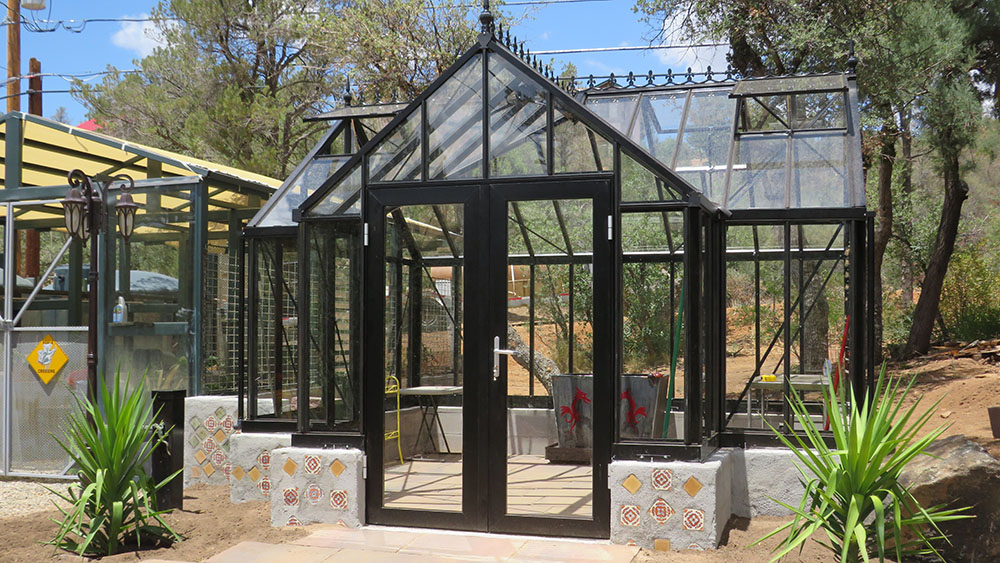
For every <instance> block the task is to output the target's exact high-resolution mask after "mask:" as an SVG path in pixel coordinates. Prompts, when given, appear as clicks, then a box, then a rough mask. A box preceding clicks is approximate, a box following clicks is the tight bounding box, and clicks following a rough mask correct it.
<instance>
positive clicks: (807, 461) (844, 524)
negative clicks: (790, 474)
mask: <svg viewBox="0 0 1000 563" xmlns="http://www.w3.org/2000/svg"><path fill="white" fill-rule="evenodd" d="M913 381H914V380H912V379H911V380H910V382H909V384H908V385H907V386H906V387H905V388H902V389H901V385H900V382H901V380H899V379H897V380H895V381H893V380H891V379H890V378H887V377H886V373H885V366H884V365H883V367H882V372H881V374H880V375H879V380H878V384H877V385H876V387H875V389H874V390H873V393H872V394H871V395H869V396H866V397H865V400H864V402H863V403H862V404H860V405H859V404H858V402H857V401H851V402H850V405H848V404H846V402H845V399H844V394H845V389H847V388H848V387H849V386H847V385H842V386H841V389H840V391H839V392H838V391H837V390H835V389H834V387H833V383H832V381H831V382H830V384H829V386H828V387H827V389H826V390H825V391H824V401H825V402H826V406H827V409H826V410H827V412H828V413H829V417H830V430H831V431H832V433H833V438H834V441H835V443H836V445H835V447H834V448H832V449H831V448H830V447H829V446H827V445H826V442H824V440H823V436H822V435H821V434H820V432H819V430H818V429H817V428H816V424H815V423H814V422H813V420H812V417H811V416H810V414H809V412H808V411H807V410H806V405H805V403H804V402H803V400H802V398H801V397H799V396H798V395H796V394H794V393H793V394H792V396H791V397H789V403H790V404H791V408H792V411H793V412H794V413H795V418H796V420H797V421H798V423H799V424H800V425H801V426H802V428H803V430H802V431H801V432H796V431H792V433H791V438H789V437H787V436H785V435H784V434H782V433H781V432H780V431H778V430H776V429H775V428H774V427H771V430H772V431H773V432H774V433H775V434H776V435H777V437H778V439H779V440H781V442H782V443H783V444H784V445H785V446H787V447H788V448H789V449H791V451H792V453H793V454H794V455H795V457H796V458H797V459H798V461H799V462H800V463H801V464H802V465H801V466H799V465H798V464H797V465H796V467H797V468H798V469H799V472H800V473H801V474H802V477H801V478H800V482H801V483H802V484H803V486H804V487H805V492H804V494H803V495H802V501H801V502H800V503H799V505H798V506H797V507H795V506H790V505H787V504H784V503H781V502H780V501H776V502H779V503H780V504H782V506H784V507H785V508H788V509H789V510H791V511H793V512H794V514H795V518H794V519H793V520H792V521H791V522H788V523H787V524H784V525H782V526H780V527H778V529H776V530H774V531H773V532H771V533H769V534H768V535H766V536H764V537H763V538H761V539H760V540H757V542H755V543H760V542H761V541H764V540H766V539H768V538H770V537H773V536H777V535H779V534H782V533H786V534H787V535H786V536H785V539H784V540H783V541H782V542H781V543H780V544H779V545H778V546H777V547H776V548H775V555H774V558H773V559H772V560H778V559H780V558H782V557H784V556H785V555H787V554H789V553H791V552H792V551H793V550H795V549H796V548H799V549H801V546H802V545H803V544H804V543H805V542H806V541H807V540H808V539H809V538H810V536H812V535H813V533H815V532H818V531H822V532H823V533H824V534H825V536H826V538H825V540H826V541H823V540H816V541H818V542H819V543H820V544H821V545H823V546H824V547H826V548H828V549H829V550H830V551H832V552H833V553H834V554H835V555H836V557H837V558H838V559H839V560H840V561H842V562H855V561H861V560H862V559H863V560H864V561H868V560H869V558H870V556H871V554H870V553H869V550H871V549H872V544H874V547H875V553H876V554H877V556H878V558H879V560H882V561H884V560H885V557H886V554H887V553H888V554H890V555H894V556H895V559H896V560H897V561H902V560H903V558H904V557H912V556H915V555H935V556H937V557H939V558H940V557H941V555H940V553H938V551H937V550H936V549H935V548H934V546H933V545H932V543H931V542H933V541H937V540H947V538H945V537H944V536H943V534H942V533H941V530H940V528H938V524H939V523H941V522H946V521H950V520H958V519H962V518H970V517H971V516H967V515H964V514H962V512H963V511H964V510H966V509H965V508H957V509H946V508H944V507H943V506H935V507H931V508H924V507H922V506H920V503H919V502H918V501H917V499H915V498H914V497H913V495H912V494H911V493H910V491H909V489H907V488H906V487H904V486H903V485H902V484H901V483H900V482H899V475H900V473H901V472H902V470H903V468H904V467H905V466H906V464H907V463H909V462H910V461H911V460H913V459H914V458H916V457H917V456H919V455H922V454H923V453H924V451H925V450H926V449H927V446H928V445H930V443H931V442H933V441H934V440H936V439H937V438H938V437H939V436H940V435H941V433H942V432H944V430H945V429H946V428H947V426H941V427H939V428H937V429H935V430H932V431H930V432H928V433H927V434H926V435H924V436H922V437H920V438H918V437H917V435H918V434H919V433H920V431H921V430H922V429H923V427H924V426H925V425H926V424H927V422H928V421H929V420H930V419H931V417H932V416H933V415H934V412H935V410H936V408H937V405H938V403H940V399H939V400H938V401H937V402H935V403H934V404H933V405H931V407H930V408H928V409H927V410H926V411H924V412H923V413H921V414H918V413H917V408H918V406H919V405H920V401H921V399H920V398H917V399H916V400H915V401H914V402H913V404H912V405H910V406H909V407H908V408H904V407H903V405H904V403H905V402H906V400H907V396H908V395H909V393H910V390H911V388H912V386H913Z"/></svg>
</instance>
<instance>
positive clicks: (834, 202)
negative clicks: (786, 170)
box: [792, 133, 851, 207]
mask: <svg viewBox="0 0 1000 563" xmlns="http://www.w3.org/2000/svg"><path fill="white" fill-rule="evenodd" d="M844 150H845V143H844V136H843V135H842V134H839V133H811V134H802V133H799V134H795V135H794V136H793V137H792V206H794V207H847V206H850V205H851V192H850V182H849V181H848V176H847V159H846V157H845V154H844Z"/></svg>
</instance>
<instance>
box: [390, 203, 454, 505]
mask: <svg viewBox="0 0 1000 563" xmlns="http://www.w3.org/2000/svg"><path fill="white" fill-rule="evenodd" d="M464 212H465V210H464V206H462V205H461V204H447V205H410V206H404V207H398V208H395V209H392V210H389V212H388V213H387V214H386V216H385V224H386V229H385V231H386V236H385V241H383V243H382V244H384V245H385V266H384V267H385V279H386V288H385V296H386V306H385V335H384V338H385V365H384V374H385V384H386V391H385V407H384V408H385V432H386V434H385V436H384V440H383V450H384V455H383V459H384V467H383V475H384V479H385V481H384V483H385V488H384V491H385V493H384V497H383V499H382V501H383V505H384V506H386V507H390V508H406V509H414V510H444V511H453V512H461V510H462V416H463V414H462V404H463V400H462V399H463V395H462V390H463V388H462V385H463V375H464V358H463V352H462V349H463V346H462V339H463V334H464V331H463V321H464V296H465V290H464V280H465V252H464V240H465V221H464Z"/></svg>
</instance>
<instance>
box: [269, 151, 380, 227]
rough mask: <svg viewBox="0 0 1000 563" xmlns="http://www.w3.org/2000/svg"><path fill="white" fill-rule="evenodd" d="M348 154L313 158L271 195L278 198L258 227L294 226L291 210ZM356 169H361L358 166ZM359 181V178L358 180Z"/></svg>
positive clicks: (341, 163)
mask: <svg viewBox="0 0 1000 563" xmlns="http://www.w3.org/2000/svg"><path fill="white" fill-rule="evenodd" d="M349 158H350V156H333V157H320V158H316V159H313V160H312V161H310V162H309V163H308V164H306V165H305V167H304V168H303V169H302V170H301V171H300V172H299V175H298V176H296V177H295V179H294V180H292V181H291V182H290V183H289V184H288V185H287V186H286V187H285V189H284V190H283V191H281V192H279V193H278V194H277V195H275V196H273V197H276V198H278V199H277V200H276V201H275V202H274V205H273V206H272V207H271V209H269V210H268V212H267V214H266V215H264V217H263V218H261V220H260V221H259V222H258V223H257V225H256V226H258V227H276V226H294V225H296V224H297V223H295V222H294V221H293V220H292V210H293V209H296V208H298V207H299V205H302V202H303V201H305V200H306V198H308V197H309V196H310V195H312V193H313V192H314V191H316V188H318V187H319V186H320V184H322V183H323V182H325V181H326V179H327V178H329V177H330V176H332V175H333V173H334V172H336V171H337V170H339V169H340V167H341V166H343V164H344V163H345V162H347V160H348V159H349ZM357 170H358V171H360V170H361V169H360V168H358V169H357ZM358 181H359V183H360V179H359V180H358Z"/></svg>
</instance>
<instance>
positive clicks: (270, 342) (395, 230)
mask: <svg viewBox="0 0 1000 563" xmlns="http://www.w3.org/2000/svg"><path fill="white" fill-rule="evenodd" d="M482 22H483V33H482V34H481V35H480V37H479V42H478V43H477V45H476V46H475V47H474V48H472V49H470V50H469V51H468V52H466V53H465V54H463V55H462V56H461V57H459V59H458V60H457V61H456V62H455V63H454V65H453V66H451V67H450V68H449V69H448V70H447V71H446V72H444V73H443V74H442V75H441V76H440V77H439V78H437V79H436V80H435V81H434V82H433V83H432V84H430V85H429V86H428V87H427V89H426V90H425V91H424V92H423V93H421V94H420V95H419V96H418V97H417V98H416V99H414V100H412V101H411V102H409V103H406V104H386V105H369V106H351V105H350V104H348V105H347V106H345V107H344V108H342V109H339V110H337V111H334V112H332V113H330V114H327V115H323V116H319V117H318V118H320V119H326V120H329V121H330V123H331V125H330V128H329V130H328V133H327V135H326V136H325V137H324V139H323V140H322V141H321V142H320V143H319V144H318V145H317V146H316V147H315V148H314V150H313V151H312V153H311V154H310V155H309V157H308V158H307V159H306V160H305V161H304V162H303V163H302V164H301V165H300V166H299V167H298V169H297V170H296V171H295V172H294V173H293V174H292V175H291V177H290V178H289V180H287V181H286V182H285V184H284V185H283V186H282V187H281V189H280V190H279V191H278V193H277V194H276V195H275V197H274V198H272V199H271V200H270V201H269V202H268V203H267V204H266V206H264V207H263V208H262V209H261V211H260V212H259V213H258V214H257V216H256V217H255V218H254V219H253V220H252V221H251V223H250V226H248V228H247V229H246V230H245V233H244V237H243V239H242V244H243V245H244V247H245V250H244V253H245V256H246V271H245V275H246V278H245V279H246V280H247V283H246V286H245V291H244V297H243V298H244V299H246V300H247V311H248V320H247V338H246V343H245V350H244V351H243V353H245V354H246V361H245V365H246V373H245V374H244V377H242V378H241V379H242V380H243V381H245V388H243V387H241V393H242V395H243V396H246V397H248V398H249V401H248V402H247V405H248V407H247V410H248V412H246V413H241V417H240V418H241V419H245V421H244V422H243V424H244V431H245V432H246V433H255V432H261V433H266V432H287V433H290V434H291V438H290V444H291V448H290V449H289V450H288V452H287V453H285V454H282V455H287V456H289V457H288V462H291V465H290V466H289V465H288V463H287V462H286V463H285V465H283V466H281V467H283V468H284V472H285V473H287V474H288V476H289V478H292V477H293V476H295V475H299V474H300V473H301V471H300V472H298V473H297V472H296V467H297V466H298V465H297V462H294V461H292V456H293V451H295V450H297V449H300V448H308V449H303V450H302V451H304V452H307V454H306V455H305V458H304V460H305V461H303V462H302V463H304V468H305V469H304V470H305V472H306V473H309V467H310V464H311V463H312V462H311V461H310V459H309V458H310V455H313V456H314V457H315V456H319V455H320V454H318V453H315V454H308V452H309V451H313V452H316V451H318V450H317V448H324V451H332V452H343V451H355V452H358V456H359V458H358V459H363V461H361V462H359V463H361V466H359V467H361V469H359V474H363V475H365V476H366V477H365V478H364V482H363V484H362V485H359V486H360V487H362V489H361V490H356V491H353V492H347V493H344V494H345V495H348V494H350V495H351V497H350V498H351V499H352V502H354V499H358V500H357V502H358V503H360V516H359V519H360V523H361V524H364V523H370V524H392V525H408V526H436V527H446V528H455V529H472V530H486V531H498V532H510V533H530V534H547V535H563V536H589V537H608V535H609V534H611V535H612V538H613V539H614V538H616V536H615V534H616V533H617V532H614V531H613V530H616V529H619V528H621V527H622V526H625V527H627V526H631V525H632V524H631V523H630V519H631V518H632V512H631V510H632V508H628V510H626V506H629V507H631V506H632V505H625V504H622V503H619V502H618V501H617V500H614V501H613V499H616V498H617V497H615V495H618V494H619V493H620V490H621V489H622V488H623V487H624V488H625V489H626V490H628V492H629V493H631V494H636V490H639V489H640V488H641V486H642V485H641V484H640V483H638V481H637V482H636V484H635V486H634V487H633V486H632V485H630V483H631V481H630V479H632V480H635V479H637V478H636V473H635V471H633V472H632V474H631V477H630V479H624V481H621V480H616V478H615V474H616V473H615V472H616V471H618V470H617V469H615V467H631V466H629V465H628V464H630V463H633V462H643V463H646V464H647V465H646V466H648V467H659V465H657V464H669V463H674V462H695V463H702V462H705V463H706V464H707V463H710V462H712V460H713V459H717V456H718V455H719V454H718V452H720V451H722V450H726V451H729V449H731V448H740V449H747V451H750V449H752V448H754V447H755V446H768V445H776V444H777V441H776V439H775V438H774V434H773V433H772V432H771V431H770V430H769V428H768V425H771V426H774V427H775V428H779V429H784V430H787V429H789V428H792V425H793V424H795V422H793V416H792V411H791V409H790V406H789V403H788V401H787V399H785V397H788V396H789V395H791V394H792V393H800V394H801V395H802V396H803V397H804V398H805V400H806V401H807V403H808V404H809V405H810V408H811V409H813V410H812V411H811V412H812V414H813V421H814V422H815V424H816V425H817V427H822V426H823V425H824V422H825V421H824V418H825V417H824V413H823V412H822V407H821V402H820V401H819V400H818V399H819V398H820V396H821V390H822V389H823V387H824V386H825V385H826V384H827V382H828V381H831V380H832V381H834V382H835V385H837V386H838V388H844V389H845V390H848V389H849V390H851V391H853V396H854V397H861V396H863V394H864V393H865V392H866V389H867V388H868V387H869V386H870V384H871V382H872V378H873V377H874V361H875V358H874V356H875V353H874V351H873V350H874V347H873V343H872V341H871V338H872V334H873V330H872V327H871V322H872V318H871V316H870V315H868V314H867V307H868V305H867V304H868V303H869V302H870V300H871V299H872V292H873V284H872V280H871V277H870V275H869V272H870V271H871V264H870V260H871V256H870V253H869V252H868V250H867V249H868V245H869V242H870V240H871V238H872V229H873V223H872V215H871V214H870V213H869V212H868V211H867V210H866V207H865V189H864V182H863V178H862V167H861V147H860V136H859V135H860V133H859V127H860V124H859V117H858V101H857V85H856V82H855V78H854V74H853V68H852V67H851V63H850V62H849V64H848V68H847V72H843V73H829V74H822V75H808V76H787V77H767V78H752V79H742V78H740V77H738V76H734V75H733V73H732V72H721V73H720V72H712V71H711V69H709V70H708V71H706V72H703V73H694V72H688V73H686V74H666V75H660V74H657V75H654V74H652V73H649V74H648V75H634V74H629V75H628V76H624V77H616V76H613V75H612V76H607V77H594V76H590V77H586V78H576V79H564V78H556V77H555V76H554V75H553V73H552V72H551V70H550V69H546V68H544V67H543V66H541V65H539V64H538V61H537V58H536V57H532V56H531V55H530V54H527V53H526V52H525V50H524V46H523V44H517V43H516V42H515V41H512V40H511V38H510V35H509V32H508V33H507V34H504V33H503V32H502V31H498V30H496V29H495V27H494V24H493V21H492V17H490V16H489V14H488V12H486V13H484V16H483V17H482ZM262 405H263V406H262ZM241 408H242V407H241ZM275 447H277V446H275ZM277 451H285V450H275V452H277ZM264 453H267V454H268V456H269V457H268V459H269V460H270V461H269V464H270V465H271V466H272V469H271V477H270V479H271V481H277V479H278V477H276V476H275V473H276V471H277V470H275V469H273V467H274V466H275V464H277V463H278V461H277V460H271V458H270V456H271V455H272V452H270V451H265V452H264ZM295 455H298V454H295ZM323 455H325V454H323ZM339 455H341V457H340V458H337V460H335V462H334V463H333V465H331V466H330V471H332V472H333V473H334V474H335V475H338V476H339V475H340V473H338V472H337V470H338V469H339V468H341V467H343V465H344V464H343V463H341V458H342V457H343V456H344V455H347V454H339ZM282 459H284V458H282ZM296 459H298V458H296ZM315 459H317V460H318V459H319V457H315ZM345 459H346V458H345ZM234 463H235V462H234ZM316 463H317V464H318V463H320V462H319V461H316ZM324 463H325V462H324ZM725 463H728V462H723V465H725ZM338 464H339V466H338ZM650 464H652V465H650ZM254 467H255V468H256V467H261V465H260V464H259V463H258V464H257V465H255V466H254ZM289 467H290V468H291V469H290V470H289ZM663 467H664V469H653V475H652V481H651V487H652V489H653V490H654V491H658V490H665V491H669V490H675V491H677V490H680V489H681V487H683V489H684V491H686V492H687V494H688V495H689V496H690V497H691V499H694V501H693V502H694V503H695V504H694V505H692V508H690V510H691V511H693V512H691V515H692V516H690V522H689V515H688V509H687V508H685V509H684V517H683V518H684V528H683V529H684V530H685V531H687V530H695V529H699V528H695V527H692V528H689V527H688V524H689V523H691V526H696V525H697V523H698V522H697V521H698V518H701V519H702V521H701V528H700V529H699V530H703V529H704V528H705V526H706V524H705V520H704V519H705V518H706V513H705V510H708V509H707V508H705V507H704V505H703V504H702V503H706V502H714V501H708V500H703V498H702V497H704V496H705V495H704V494H703V495H702V497H696V496H695V495H696V494H697V493H698V490H699V489H701V488H702V486H703V485H705V484H707V483H705V478H702V477H699V478H698V479H695V478H694V477H691V479H694V483H695V485H692V482H691V480H690V479H689V480H688V481H679V480H678V479H679V476H678V475H677V473H676V470H671V469H666V467H667V465H664V466H663ZM706 467H707V465H706ZM245 469H247V467H243V466H241V468H240V472H241V473H242V471H243V470H245ZM658 471H659V472H660V473H657V472H658ZM671 471H674V473H671ZM664 472H665V473H664ZM626 475H628V473H626ZM671 475H674V477H673V479H674V481H673V483H672V484H671V477H670V476H671ZM280 478H281V479H286V478H285V477H284V476H280ZM295 478H296V479H297V478H298V477H295ZM303 478H305V477H303ZM240 479H242V477H240ZM719 479H720V480H721V479H722V477H719ZM254 480H255V481H257V479H256V478H254ZM645 482H646V481H642V483H645ZM303 483H305V482H303ZM310 483H312V482H311V481H310ZM258 484H259V482H258ZM267 486H268V487H272V486H277V485H271V484H270V481H269V484H268V485H267ZM297 486H298V488H297V489H296V491H298V490H299V489H302V490H306V487H307V486H306V485H305V484H299V485H297ZM308 487H309V488H310V489H309V490H312V489H311V487H320V485H316V484H315V483H313V484H309V485H308ZM646 487H647V489H648V488H649V487H650V485H646ZM633 489H635V490H633ZM283 490H285V491H287V490H289V489H283ZM317 490H319V488H317ZM644 490H645V489H644ZM692 491H693V492H692ZM341 492H344V491H339V490H338V491H332V492H331V494H335V493H341ZM297 494H298V492H296V495H297ZM316 494H319V493H316ZM622 494H624V493H622ZM678 494H679V493H678ZM720 494H721V493H720ZM285 498H286V499H287V498H288V497H287V496H286V497H285ZM296 498H298V497H296ZM337 498H340V497H337ZM344 498H345V499H346V498H347V497H346V496H345V497H344ZM685 498H686V497H685ZM713 498H715V497H713ZM688 500H690V499H688ZM296 502H297V501H296ZM330 502H331V503H332V504H333V507H334V509H337V507H338V504H337V502H336V501H335V500H334V497H331V501H330ZM662 502H664V500H663V498H660V499H659V500H658V501H657V503H662ZM671 502H673V501H671ZM272 503H273V500H272ZM345 503H346V500H345ZM286 504H287V503H286ZM344 506H346V504H345V505H344ZM658 506H661V507H662V506H663V505H658ZM713 506H715V505H713ZM634 508H635V521H636V522H638V519H639V512H638V511H639V505H638V504H636V505H634ZM655 508H656V506H651V507H650V514H653V515H654V518H657V516H656V512H655V510H654V509H655ZM284 509H287V506H286V507H284V508H283V510H284ZM668 509H669V510H668ZM274 510H277V509H275V508H273V507H272V511H274ZM643 510H645V507H643ZM677 510H678V511H680V507H679V506H677ZM713 510H714V508H713ZM719 510H722V509H719ZM304 511H305V509H302V512H300V513H296V514H297V515H293V516H292V517H293V518H296V519H297V520H296V521H301V520H302V518H303V516H302V514H305V512H304ZM673 511H674V508H671V507H670V506H666V508H662V509H661V510H660V511H659V514H660V515H661V516H662V515H664V514H665V517H664V521H665V520H666V519H667V518H669V517H670V515H672V514H673ZM699 513H700V516H699ZM274 514H275V513H274V512H272V519H273V521H275V522H277V520H274V519H275V518H276V517H275V516H274ZM281 514H282V516H281V519H282V521H281V523H284V520H285V519H289V517H288V516H287V514H286V513H284V512H282V513H281ZM428 515H432V518H429V517H428ZM331 518H339V517H331ZM290 521H291V520H290V519H289V522H290ZM332 521H336V520H335V519H334V520H332ZM661 523H662V522H661ZM636 525H637V524H636ZM626 529H627V528H626ZM609 530H610V531H609ZM713 533H714V532H713ZM621 537H622V538H624V537H625V536H621ZM619 539H621V538H619ZM717 539H718V538H717V537H716V538H715V540H711V541H709V540H698V541H703V545H708V544H709V543H712V541H717ZM623 541H624V540H623Z"/></svg>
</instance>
